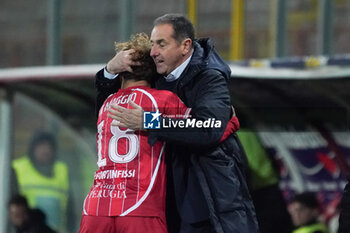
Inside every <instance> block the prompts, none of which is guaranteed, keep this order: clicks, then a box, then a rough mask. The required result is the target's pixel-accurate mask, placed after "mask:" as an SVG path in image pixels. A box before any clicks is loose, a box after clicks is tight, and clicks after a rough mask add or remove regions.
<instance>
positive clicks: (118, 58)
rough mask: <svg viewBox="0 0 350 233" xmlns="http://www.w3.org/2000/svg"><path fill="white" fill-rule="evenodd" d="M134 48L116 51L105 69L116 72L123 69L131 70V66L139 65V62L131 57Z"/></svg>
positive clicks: (112, 72)
mask: <svg viewBox="0 0 350 233" xmlns="http://www.w3.org/2000/svg"><path fill="white" fill-rule="evenodd" d="M134 52H135V50H134V49H129V50H124V51H120V52H118V53H117V54H116V55H115V56H114V57H113V58H112V59H111V60H110V61H109V62H108V63H107V66H106V69H107V71H108V73H111V74H118V73H121V72H124V71H129V72H132V68H131V66H139V65H141V63H140V62H135V61H133V59H132V54H133V53H134Z"/></svg>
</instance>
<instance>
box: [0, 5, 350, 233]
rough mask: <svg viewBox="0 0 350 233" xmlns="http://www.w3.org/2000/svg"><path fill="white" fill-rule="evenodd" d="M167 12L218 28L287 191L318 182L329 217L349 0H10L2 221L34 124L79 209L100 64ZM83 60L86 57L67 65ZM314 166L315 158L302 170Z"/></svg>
mask: <svg viewBox="0 0 350 233" xmlns="http://www.w3.org/2000/svg"><path fill="white" fill-rule="evenodd" d="M327 4H331V5H330V6H331V7H330V8H329V7H328V8H327V7H324V6H327ZM283 6H284V8H283ZM322 6H323V7H322ZM168 12H180V13H185V14H188V15H189V17H190V18H191V20H192V21H193V22H194V24H195V26H196V30H197V37H211V38H212V39H213V40H214V43H215V45H216V48H217V50H218V51H219V53H220V54H221V55H222V56H223V57H224V58H225V59H226V60H227V61H228V62H230V64H231V69H232V80H231V82H230V90H231V94H232V101H233V103H234V104H235V107H236V109H237V112H238V115H239V117H240V119H241V123H242V127H243V129H244V130H246V131H250V132H254V133H256V134H257V135H258V137H259V140H260V141H261V143H262V144H263V146H264V148H265V149H266V151H268V155H269V156H270V158H272V159H273V161H275V163H276V164H275V166H276V167H277V170H278V172H279V178H280V182H279V186H280V188H281V189H282V190H283V193H284V195H285V198H286V200H288V198H290V196H291V195H293V194H294V193H295V192H298V191H303V190H312V191H317V192H318V193H319V194H320V195H319V197H320V198H321V199H323V201H324V208H325V209H327V208H328V209H332V210H331V212H330V213H328V212H327V213H326V212H325V214H324V218H325V219H326V220H329V219H331V217H333V215H336V205H337V203H338V201H339V198H340V197H341V192H342V188H343V187H344V184H345V176H346V174H347V172H348V164H350V162H349V161H350V136H349V103H350V96H349V94H348V91H347V90H349V88H348V87H350V81H349V78H350V69H349V67H350V57H349V54H350V43H349V41H350V0H336V1H329V0H293V1H284V0H280V1H279V0H249V1H242V0H220V1H212V0H197V1H195V0H188V1H185V0H184V1H176V0H172V1H171V0H166V1H159V0H156V1H155V0H152V1H151V0H133V1H127V0H120V1H99V2H97V1H80V0H76V1H58V0H48V1H32V0H30V1H9V0H3V1H1V3H0V25H1V29H2V30H1V31H0V68H1V69H0V96H1V97H0V106H1V108H0V122H1V124H0V133H1V134H0V141H1V143H0V144H1V147H0V162H1V163H0V168H1V170H0V173H1V174H0V175H1V178H0V186H1V188H2V189H1V190H4V191H3V192H2V193H1V194H0V204H1V212H0V226H1V227H0V233H3V232H7V228H8V224H7V210H6V208H5V206H6V203H7V200H8V197H9V196H10V192H9V190H10V188H9V186H10V185H9V183H8V182H9V180H8V178H7V177H8V174H9V170H8V167H9V164H10V162H11V161H12V159H14V158H17V157H19V156H22V155H24V154H26V151H27V144H28V141H29V139H30V137H31V135H32V133H33V132H34V131H35V130H36V129H46V130H49V131H51V132H54V134H55V135H56V137H57V139H58V142H59V148H60V149H59V157H60V159H62V160H64V161H66V162H67V163H68V165H69V167H70V170H71V173H72V174H73V177H74V178H73V179H72V183H73V191H74V192H73V193H74V197H75V200H76V202H75V210H76V214H77V215H78V218H77V221H79V214H80V212H81V204H82V200H83V198H84V195H85V194H86V193H87V189H88V188H89V186H90V184H91V181H92V173H93V171H94V170H95V168H96V166H95V157H94V156H95V151H96V149H95V135H94V134H95V131H96V129H95V115H94V110H93V106H94V88H93V74H94V73H95V72H96V71H97V70H98V69H100V68H101V67H103V64H104V63H105V62H106V61H107V60H108V59H110V58H111V57H112V56H113V54H114V51H113V43H114V41H118V40H125V39H127V38H128V36H129V35H130V33H132V32H140V31H144V32H150V31H151V29H152V22H153V20H154V19H155V18H156V17H158V16H160V15H162V14H164V13H168ZM55 13H58V14H57V17H56V18H55V17H54V14H55ZM50 20H53V21H50ZM55 20H58V21H55ZM49 22H51V23H49ZM57 22H60V23H59V24H57ZM281 22H282V24H281ZM283 22H284V24H283ZM327 22H328V23H327ZM329 22H331V23H329ZM55 23H56V24H55ZM322 31H323V32H328V34H327V33H326V35H324V34H322V33H321V32H322ZM57 38H60V39H59V40H57ZM77 64H78V65H86V66H70V65H77ZM95 64H101V65H95ZM49 65H63V66H58V67H56V68H55V67H52V66H49ZM65 65H68V66H65ZM33 66H34V67H35V66H40V67H39V68H38V67H37V68H31V67H33ZM41 66H46V67H45V68H44V67H41ZM266 110H267V111H266ZM323 113H327V114H323ZM321 115H322V116H324V117H321V118H320V117H319V116H321ZM293 140H294V141H296V142H298V141H300V140H302V141H303V143H294V144H293V143H291V141H293ZM305 158H306V160H305ZM320 164H321V165H320ZM311 167H318V168H319V169H318V170H317V172H314V173H310V172H308V171H306V170H307V169H304V170H302V168H311ZM305 171H306V172H305ZM76 225H77V226H78V223H77V224H76Z"/></svg>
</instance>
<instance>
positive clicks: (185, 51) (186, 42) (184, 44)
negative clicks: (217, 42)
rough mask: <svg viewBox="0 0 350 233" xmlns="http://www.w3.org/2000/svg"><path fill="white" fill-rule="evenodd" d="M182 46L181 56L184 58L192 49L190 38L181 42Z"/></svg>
mask: <svg viewBox="0 0 350 233" xmlns="http://www.w3.org/2000/svg"><path fill="white" fill-rule="evenodd" d="M181 46H182V55H183V56H185V55H186V54H188V53H189V52H190V51H191V48H192V40H191V39H190V38H186V39H184V40H183V41H182V42H181Z"/></svg>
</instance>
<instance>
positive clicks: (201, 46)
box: [96, 39, 258, 233]
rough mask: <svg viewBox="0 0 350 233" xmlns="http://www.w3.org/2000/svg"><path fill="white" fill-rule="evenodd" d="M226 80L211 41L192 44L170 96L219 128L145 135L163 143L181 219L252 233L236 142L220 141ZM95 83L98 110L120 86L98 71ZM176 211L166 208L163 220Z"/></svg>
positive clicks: (226, 115) (226, 112)
mask: <svg viewBox="0 0 350 233" xmlns="http://www.w3.org/2000/svg"><path fill="white" fill-rule="evenodd" d="M229 78H230V69H229V67H228V66H227V64H226V63H225V62H224V61H223V60H222V59H221V58H220V57H219V55H218V54H217V53H216V52H215V50H214V47H213V45H212V42H211V41H210V40H208V39H200V40H198V41H196V42H194V53H193V55H192V58H191V61H190V63H189V65H188V66H187V68H186V69H185V71H184V72H183V73H182V75H181V76H180V78H179V79H178V81H177V82H176V87H175V89H174V92H175V93H176V94H177V95H178V96H179V97H180V99H181V100H182V101H183V102H184V103H185V104H186V105H187V106H188V107H191V108H192V112H191V115H192V117H194V118H196V119H201V120H206V119H209V118H213V119H215V120H221V122H222V127H221V128H217V129H216V128H202V129H188V130H186V129H179V130H171V131H169V130H163V129H162V130H154V131H151V132H150V133H149V142H150V143H151V144H152V143H154V142H155V141H156V140H165V141H166V142H167V163H169V164H168V168H170V169H169V172H168V178H172V180H168V184H172V186H169V185H168V192H167V195H168V197H167V198H169V199H172V197H173V198H174V199H175V202H176V206H177V210H178V213H179V215H180V217H181V220H182V221H184V222H186V223H197V222H200V221H204V220H207V219H210V221H211V223H212V226H213V229H215V232H218V233H223V232H225V233H255V232H258V226H257V221H256V216H255V210H254V206H253V204H252V201H251V198H250V195H249V192H248V188H247V185H246V180H245V175H244V171H243V170H244V166H245V157H244V155H243V153H242V150H241V147H240V144H239V141H238V139H237V137H236V135H235V134H232V135H230V136H229V137H228V138H227V139H226V140H224V141H223V142H221V143H219V141H220V138H221V137H222V135H223V133H224V131H225V127H226V124H227V122H228V121H229V119H230V118H231V116H232V110H231V101H230V94H229V90H228V86H227V80H228V79H229ZM96 84H97V89H98V90H97V91H98V93H100V95H99V96H98V103H99V104H100V105H99V106H101V105H102V103H103V101H102V99H103V100H104V98H105V97H107V96H108V95H109V94H110V93H109V94H107V93H105V91H103V90H102V88H103V89H104V90H108V89H109V90H111V89H113V88H116V87H118V85H119V84H118V81H116V80H115V81H110V80H106V79H104V78H103V71H100V72H99V73H97V79H96ZM156 88H157V89H163V87H162V82H161V80H159V81H158V82H156ZM115 91H116V89H114V92H115ZM111 93H112V92H111ZM99 106H98V108H99ZM175 212H176V210H175V209H170V208H167V215H168V216H169V215H174V213H175ZM173 219H175V218H174V217H173V216H172V217H170V218H168V220H170V221H169V222H168V225H169V232H173V231H172V230H173V229H174V228H175V227H176V226H178V224H174V223H173V222H172V220H173ZM174 232H176V231H174Z"/></svg>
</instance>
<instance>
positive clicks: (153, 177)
mask: <svg viewBox="0 0 350 233" xmlns="http://www.w3.org/2000/svg"><path fill="white" fill-rule="evenodd" d="M132 90H133V91H140V92H142V93H143V94H145V95H146V96H147V97H148V98H150V100H151V101H152V104H153V105H154V107H155V109H156V111H159V109H158V104H157V101H156V100H155V99H154V97H153V96H152V95H151V94H150V93H149V92H147V91H146V90H143V89H139V88H135V89H132ZM164 146H165V143H164V144H163V146H162V149H161V151H160V155H159V159H158V162H157V165H156V168H155V171H154V173H153V175H152V179H151V183H150V185H149V186H148V188H147V190H146V192H145V193H144V194H143V196H142V197H141V199H139V200H138V196H139V190H137V196H136V199H137V202H136V203H135V205H133V206H131V207H130V208H129V209H127V210H126V211H125V212H123V213H121V214H120V216H125V215H127V214H129V213H130V212H131V211H133V210H135V209H136V208H138V207H139V206H140V205H141V204H142V203H143V202H144V200H145V199H146V198H147V197H148V195H149V193H150V192H151V190H152V187H153V184H154V181H155V179H156V176H157V173H158V168H159V166H160V161H161V158H162V155H163V150H164ZM152 149H153V147H152ZM139 157H140V156H139ZM139 169H140V165H139ZM139 174H140V171H139ZM138 181H139V179H138ZM139 186H140V185H138V187H139Z"/></svg>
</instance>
